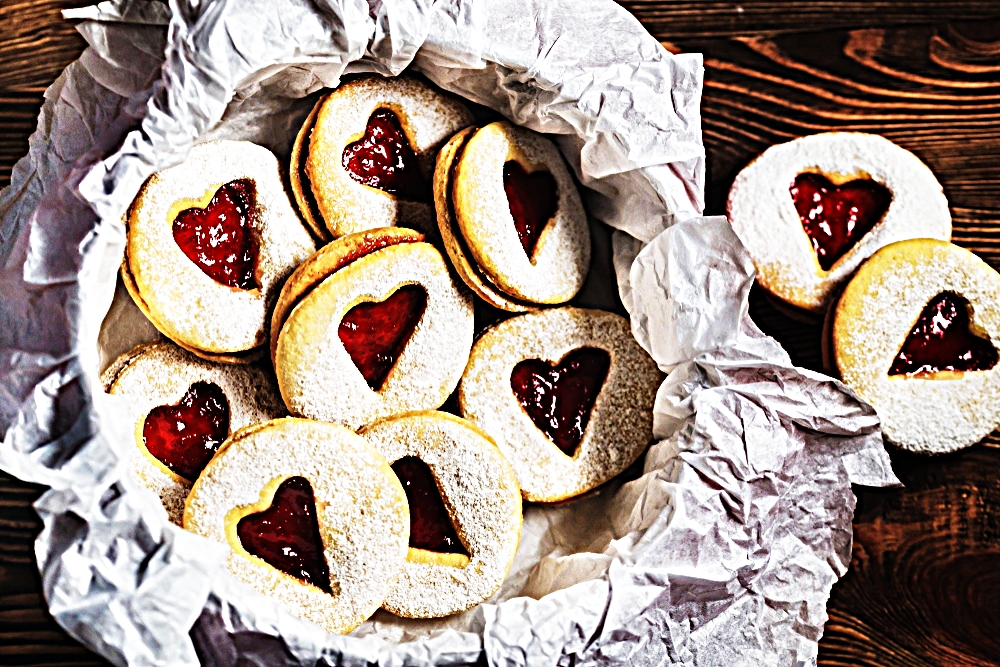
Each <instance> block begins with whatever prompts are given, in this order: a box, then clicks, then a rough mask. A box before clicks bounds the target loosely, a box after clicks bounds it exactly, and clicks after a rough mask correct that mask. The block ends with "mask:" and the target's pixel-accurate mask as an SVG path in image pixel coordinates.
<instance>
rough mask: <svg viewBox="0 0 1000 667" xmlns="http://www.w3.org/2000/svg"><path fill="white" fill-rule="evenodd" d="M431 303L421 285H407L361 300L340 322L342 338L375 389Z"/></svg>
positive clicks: (355, 362) (376, 389)
mask: <svg viewBox="0 0 1000 667" xmlns="http://www.w3.org/2000/svg"><path fill="white" fill-rule="evenodd" d="M426 307H427V292H426V291H425V290H424V288H423V287H421V286H420V285H404V286H403V287H400V288H399V289H398V290H396V291H395V292H393V293H392V294H391V295H389V298H387V299H386V300H385V301H372V302H365V303H359V304H358V305H356V306H354V307H353V308H351V309H350V310H349V311H347V314H346V315H344V319H343V320H341V322H340V340H341V342H342V343H343V344H344V349H346V350H347V353H348V354H349V355H351V360H352V361H354V365H355V366H357V367H358V370H359V371H361V374H362V375H363V376H364V378H365V380H366V381H367V382H368V386H369V387H371V388H372V390H373V391H379V390H380V389H382V385H384V384H385V380H386V378H387V377H389V372H390V371H391V370H392V367H393V366H395V365H396V360H397V359H399V355H401V354H402V353H403V348H405V347H406V343H407V342H409V340H410V337H411V336H413V331H414V329H416V328H417V323H418V322H419V321H420V318H421V317H422V316H423V314H424V309H425V308H426Z"/></svg>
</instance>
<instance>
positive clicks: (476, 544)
mask: <svg viewBox="0 0 1000 667" xmlns="http://www.w3.org/2000/svg"><path fill="white" fill-rule="evenodd" d="M361 435H362V436H364V437H365V438H366V439H367V440H368V441H369V442H370V443H371V444H372V445H374V446H375V448H376V449H378V450H379V451H380V452H381V453H382V455H383V456H385V458H386V460H388V461H389V463H390V464H391V466H392V469H393V471H394V472H395V473H396V476H397V477H398V478H399V480H400V482H402V484H403V489H404V490H405V491H406V496H407V500H408V502H409V506H410V549H409V552H408V555H407V559H406V565H405V566H404V567H403V574H402V576H401V577H400V579H399V582H398V583H397V584H396V586H395V588H393V590H392V592H391V593H390V594H389V596H388V597H387V598H386V599H385V602H383V603H382V606H383V607H384V608H385V609H387V610H388V611H390V612H392V613H394V614H396V615H397V616H404V617H407V618H434V617H438V616H447V615H448V614H456V613H458V612H461V611H465V610H466V609H470V608H471V607H474V606H475V605H477V604H479V603H480V602H484V601H485V600H486V599H487V598H489V597H490V596H491V595H493V594H494V593H495V592H496V591H497V590H498V589H499V588H500V584H501V583H502V582H503V579H504V577H506V576H507V571H508V570H509V569H510V564H511V562H512V561H513V560H514V554H515V553H516V552H517V544H518V540H519V539H520V535H521V490H520V487H519V486H518V484H517V477H516V476H515V474H514V469H513V468H511V466H510V464H509V463H508V462H507V459H506V458H504V456H503V454H501V453H500V450H499V449H497V447H496V445H495V444H494V443H493V441H492V440H491V439H490V438H489V436H487V435H486V434H485V433H483V432H482V431H480V430H479V428H477V427H476V426H474V425H473V424H471V423H470V422H467V421H466V420H464V419H460V418H458V417H455V416H453V415H449V414H446V413H444V412H435V411H425V412H410V413H407V414H403V415H397V416H394V417H389V418H387V419H384V420H381V421H378V422H376V423H374V424H372V425H370V426H368V427H366V428H365V429H364V430H363V431H362V432H361Z"/></svg>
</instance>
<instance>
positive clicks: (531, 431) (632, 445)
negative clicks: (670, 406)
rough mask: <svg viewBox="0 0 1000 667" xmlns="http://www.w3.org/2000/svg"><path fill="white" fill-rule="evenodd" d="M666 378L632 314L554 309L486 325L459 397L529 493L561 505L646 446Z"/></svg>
mask: <svg viewBox="0 0 1000 667" xmlns="http://www.w3.org/2000/svg"><path fill="white" fill-rule="evenodd" d="M661 379H662V376H661V373H660V371H659V369H658V368H657V366H656V364H655V362H654V361H653V360H652V358H650V356H649V355H648V354H646V352H645V350H643V349H642V348H641V347H640V346H639V344H638V343H637V342H636V341H635V338H634V337H633V336H632V333H631V330H630V328H629V324H628V322H627V321H626V320H625V318H623V317H621V316H619V315H615V314H614V313H608V312H604V311H599V310H585V309H581V308H570V307H563V308H554V309H547V310H540V311H535V312H531V313H527V314H525V315H520V316H518V317H514V318H511V319H509V320H506V321H504V322H501V323H499V324H497V325H494V326H493V327H491V328H490V329H488V330H487V331H486V332H485V333H484V334H483V335H482V337H481V338H480V339H479V340H478V341H476V344H475V346H474V347H473V349H472V355H471V356H470V358H469V364H468V366H467V368H466V370H465V375H464V376H463V377H462V384H461V385H460V386H459V390H458V402H459V409H460V411H461V414H462V416H463V417H465V418H466V419H468V420H469V421H471V422H473V423H474V424H476V425H477V426H479V428H481V429H482V430H483V431H485V432H486V433H487V434H489V435H490V437H492V438H493V439H494V441H495V442H496V443H497V446H498V447H499V448H500V451H501V452H503V454H504V455H505V456H506V457H507V460H509V461H510V462H511V465H512V466H513V467H514V471H515V472H516V473H517V479H518V482H519V483H520V485H521V492H522V495H523V496H524V498H525V499H526V500H531V501H536V502H555V501H559V500H565V499H567V498H572V497H573V496H577V495H579V494H581V493H584V492H586V491H589V490H590V489H593V488H595V487H597V486H599V485H600V484H603V483H604V482H606V481H608V480H610V479H611V478H612V477H614V476H615V475H617V474H618V473H620V472H622V471H623V470H625V469H626V468H627V467H628V466H630V465H631V464H632V463H633V462H634V461H635V460H636V459H637V458H638V457H639V456H640V455H641V454H642V452H643V451H645V449H646V446H647V445H648V444H649V442H650V439H651V438H652V434H653V401H654V399H655V397H656V390H657V388H658V387H659V384H660V381H661Z"/></svg>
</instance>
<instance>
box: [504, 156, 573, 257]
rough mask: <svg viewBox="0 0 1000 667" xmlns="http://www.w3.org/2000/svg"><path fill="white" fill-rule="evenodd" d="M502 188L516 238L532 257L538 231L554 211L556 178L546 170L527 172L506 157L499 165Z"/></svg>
mask: <svg viewBox="0 0 1000 667" xmlns="http://www.w3.org/2000/svg"><path fill="white" fill-rule="evenodd" d="M503 189H504V192H506V193H507V205H508V206H510V214H511V216H512V217H513V218H514V228H515V229H516V230H517V238H519V239H520V240H521V247H522V248H524V252H525V254H526V255H528V258H529V259H530V258H532V257H534V256H535V246H536V245H538V237H539V236H541V235H542V230H543V229H545V225H547V224H548V222H549V220H551V219H552V218H553V217H555V214H556V209H557V207H558V204H559V195H558V192H557V190H556V179H555V178H553V177H552V174H550V173H549V172H547V171H533V172H531V173H530V174H529V173H528V172H526V171H525V170H524V167H522V166H521V165H520V164H518V163H517V162H514V161H513V160H510V161H509V162H507V163H506V164H504V166H503Z"/></svg>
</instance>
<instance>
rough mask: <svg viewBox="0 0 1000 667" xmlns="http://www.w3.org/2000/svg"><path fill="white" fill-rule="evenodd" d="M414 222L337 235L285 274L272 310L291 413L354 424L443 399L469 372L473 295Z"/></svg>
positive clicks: (283, 391)
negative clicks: (414, 229)
mask: <svg viewBox="0 0 1000 667" xmlns="http://www.w3.org/2000/svg"><path fill="white" fill-rule="evenodd" d="M419 238H420V236H419V235H417V234H416V233H414V232H412V231H410V230H402V229H385V230H370V231H368V232H361V233H359V234H353V235H348V236H345V237H342V238H340V239H337V240H336V241H333V242H332V243H330V244H329V245H327V246H326V247H324V248H323V250H322V251H321V252H320V253H317V254H316V255H315V256H314V258H312V259H311V260H309V261H308V262H306V263H305V264H304V265H303V266H302V268H301V269H300V271H299V272H298V273H297V274H296V275H295V276H293V278H292V279H290V280H289V281H288V285H287V287H286V288H285V293H283V294H282V295H281V297H280V298H279V305H278V307H277V308H276V309H275V319H274V321H273V322H272V331H277V332H278V334H277V342H276V343H275V346H274V364H275V372H276V373H277V377H278V386H279V387H280V389H281V395H282V397H283V398H284V400H285V404H286V405H287V406H288V409H289V410H290V411H291V412H292V414H295V415H298V416H302V417H309V418H311V419H319V420H322V421H330V422H335V423H339V424H343V425H345V426H348V427H350V428H352V429H357V428H359V427H361V426H363V425H365V424H367V423H370V422H372V421H375V420H377V419H381V418H382V417H387V416H389V415H393V414H398V413H400V412H407V411H410V410H429V409H435V408H438V407H440V406H441V405H442V404H443V403H444V401H445V399H447V398H448V396H449V395H450V394H451V393H452V391H453V390H454V389H455V386H456V385H457V384H458V381H459V380H460V379H461V377H462V371H463V370H464V369H465V363H466V361H467V360H468V358H469V351H470V349H471V348H472V337H473V327H474V322H473V308H472V296H471V295H470V294H468V293H466V292H464V291H460V290H459V289H458V287H456V285H455V283H454V282H453V281H452V278H451V274H450V273H449V271H448V267H447V265H446V264H445V261H444V258H443V257H442V256H441V253H440V252H438V250H437V249H435V248H434V247H433V246H432V245H430V244H428V243H425V242H422V241H420V240H419Z"/></svg>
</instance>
